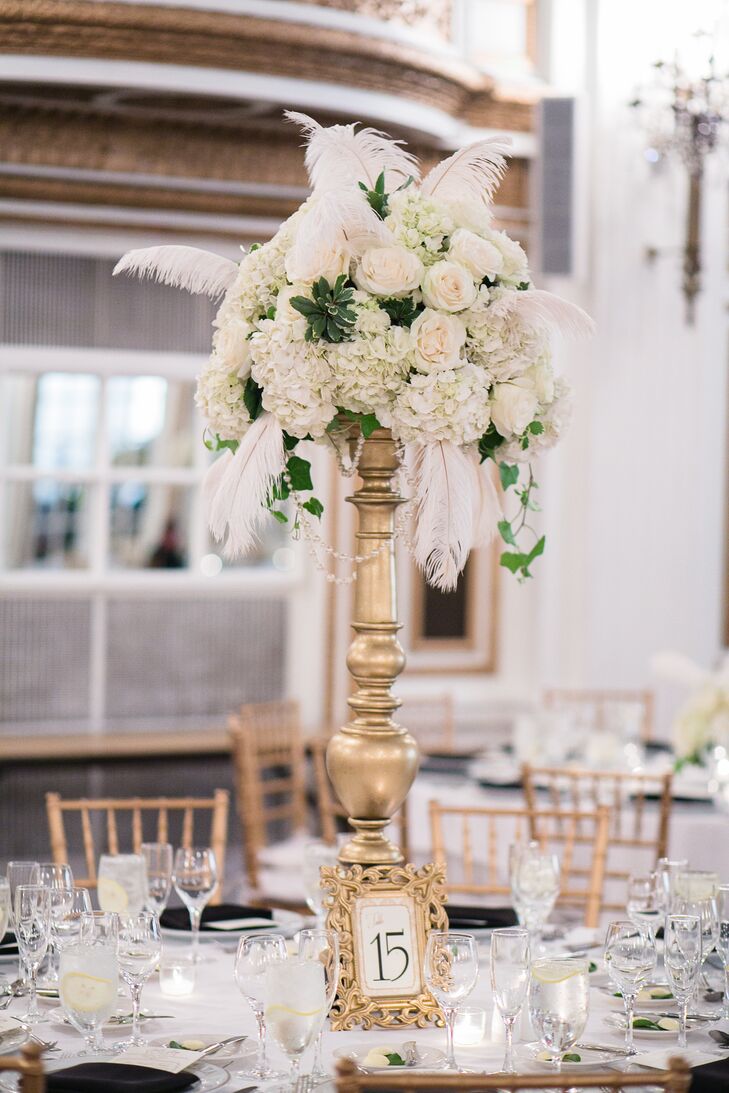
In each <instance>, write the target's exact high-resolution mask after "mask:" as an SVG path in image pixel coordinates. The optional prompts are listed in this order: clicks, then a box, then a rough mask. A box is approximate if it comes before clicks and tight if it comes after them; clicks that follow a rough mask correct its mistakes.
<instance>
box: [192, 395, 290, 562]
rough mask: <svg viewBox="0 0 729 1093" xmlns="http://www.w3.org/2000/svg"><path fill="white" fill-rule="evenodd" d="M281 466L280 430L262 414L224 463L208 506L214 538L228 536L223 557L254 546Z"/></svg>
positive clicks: (276, 422) (275, 423)
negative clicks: (230, 457)
mask: <svg viewBox="0 0 729 1093" xmlns="http://www.w3.org/2000/svg"><path fill="white" fill-rule="evenodd" d="M283 466H284V446H283V430H282V428H281V426H280V425H279V423H278V421H277V419H276V418H275V417H274V416H273V414H267V413H264V414H261V416H260V417H258V418H256V420H255V421H254V422H253V424H252V425H251V427H250V429H249V430H248V432H247V433H246V434H245V436H244V437H243V439H242V440H241V442H240V444H239V445H238V451H237V452H236V453H235V455H234V456H233V458H232V459H231V460H229V461H227V462H226V465H225V468H224V471H223V473H222V475H221V478H220V481H219V483H218V487H217V489H216V490H215V495H214V497H213V499H212V503H211V506H210V518H209V522H210V530H211V531H212V533H213V535H214V536H215V538H216V539H218V540H219V541H220V540H222V539H223V538H224V537H225V533H226V531H227V533H228V538H227V541H226V544H225V554H226V557H228V558H235V557H238V556H239V555H241V554H245V553H247V552H248V551H249V550H250V549H251V547H252V546H254V544H255V543H256V540H257V534H256V533H257V531H258V527H259V525H260V524H261V522H262V521H263V519H264V518H265V517H266V509H265V507H264V506H265V502H266V498H267V497H268V495H269V492H270V490H271V487H272V486H273V484H274V482H275V481H276V479H277V478H278V477H279V475H280V474H281V472H282V470H283Z"/></svg>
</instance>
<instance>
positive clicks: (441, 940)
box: [425, 930, 478, 1070]
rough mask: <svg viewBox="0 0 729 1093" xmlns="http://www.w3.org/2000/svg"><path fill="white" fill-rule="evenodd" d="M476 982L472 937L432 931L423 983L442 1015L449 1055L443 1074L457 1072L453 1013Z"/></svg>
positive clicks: (474, 951)
mask: <svg viewBox="0 0 729 1093" xmlns="http://www.w3.org/2000/svg"><path fill="white" fill-rule="evenodd" d="M477 978H478V952H477V950H476V939H475V938H474V936H473V934H456V933H451V932H450V931H449V930H431V932H430V934H429V935H428V944H427V945H426V947H425V982H426V984H427V985H428V989H429V990H430V993H431V994H432V995H433V997H434V998H435V1000H436V1002H437V1003H438V1005H439V1006H440V1008H441V1009H442V1011H443V1016H444V1017H445V1022H446V1035H447V1042H448V1051H447V1058H446V1064H445V1065H446V1070H458V1069H459V1067H458V1064H457V1063H456V1056H455V1051H454V1045H453V1026H454V1024H455V1020H456V1009H457V1007H458V1005H459V1003H460V1002H463V1001H464V999H466V998H468V996H469V994H470V993H471V991H472V990H473V988H474V987H475V986H476V980H477Z"/></svg>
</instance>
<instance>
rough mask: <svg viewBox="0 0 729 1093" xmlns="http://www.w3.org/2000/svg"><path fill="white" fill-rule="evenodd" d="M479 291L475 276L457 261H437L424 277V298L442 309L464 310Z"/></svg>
mask: <svg viewBox="0 0 729 1093" xmlns="http://www.w3.org/2000/svg"><path fill="white" fill-rule="evenodd" d="M477 292H478V289H477V288H476V285H475V284H474V281H473V277H472V276H471V274H470V273H469V272H468V270H467V269H465V268H464V267H463V266H459V265H458V263H457V262H449V261H447V260H446V261H444V262H436V263H435V265H434V266H431V267H430V269H429V270H428V271H427V273H426V274H425V277H424V278H423V300H424V301H425V303H426V304H427V306H428V307H435V308H438V309H439V310H440V311H463V310H464V308H467V307H470V306H471V304H472V303H473V301H474V300H475V299H476V294H477Z"/></svg>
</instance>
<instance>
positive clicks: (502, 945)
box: [491, 928, 529, 1074]
mask: <svg viewBox="0 0 729 1093" xmlns="http://www.w3.org/2000/svg"><path fill="white" fill-rule="evenodd" d="M491 988H492V990H493V995H494V1001H495V1002H496V1007H497V1009H498V1011H499V1013H500V1014H501V1020H502V1021H503V1022H504V1031H505V1033H506V1052H505V1054H504V1067H503V1069H504V1073H505V1074H513V1073H514V1043H513V1041H514V1025H515V1023H516V1019H517V1017H518V1016H519V1014H520V1013H521V1009H522V1006H523V1005H524V1001H525V999H526V996H527V990H528V988H529V931H528V930H523V929H516V928H509V929H504V930H494V932H493V933H492V934H491Z"/></svg>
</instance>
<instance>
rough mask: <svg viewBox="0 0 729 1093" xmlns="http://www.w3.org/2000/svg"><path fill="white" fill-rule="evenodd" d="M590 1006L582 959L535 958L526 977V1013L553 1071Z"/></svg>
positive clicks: (575, 1037) (573, 1040) (581, 1026)
mask: <svg viewBox="0 0 729 1093" xmlns="http://www.w3.org/2000/svg"><path fill="white" fill-rule="evenodd" d="M589 1008H590V983H589V971H588V965H587V963H586V962H585V961H584V960H574V959H551V960H550V959H548V958H544V959H542V960H535V961H534V962H533V963H532V966H531V972H530V981H529V1016H530V1017H531V1020H532V1025H533V1026H534V1031H535V1032H536V1034H537V1036H538V1037H539V1040H540V1041H541V1044H542V1046H543V1047H544V1048H545V1049H546V1050H547V1051H548V1052H549V1053H550V1054H551V1056H552V1063H553V1064H554V1067H555V1070H556V1071H557V1072H559V1071H561V1069H562V1056H563V1055H564V1053H565V1052H566V1051H569V1049H570V1048H571V1047H572V1046H573V1044H575V1043H576V1042H577V1040H579V1038H580V1036H581V1035H582V1033H583V1031H584V1028H585V1025H586V1024H587V1016H588V1013H589Z"/></svg>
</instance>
